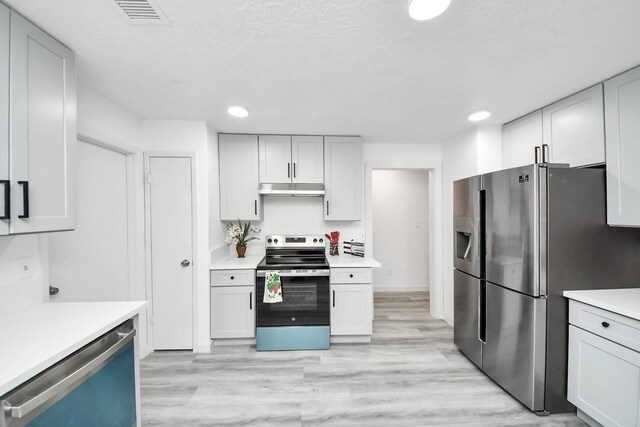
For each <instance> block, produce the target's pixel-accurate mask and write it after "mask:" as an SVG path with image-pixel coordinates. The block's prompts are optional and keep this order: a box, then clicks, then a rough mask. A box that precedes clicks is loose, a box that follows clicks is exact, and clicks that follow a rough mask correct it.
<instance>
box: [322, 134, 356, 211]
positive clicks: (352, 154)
mask: <svg viewBox="0 0 640 427" xmlns="http://www.w3.org/2000/svg"><path fill="white" fill-rule="evenodd" d="M324 177H325V196H324V203H325V205H324V219H325V221H359V220H361V219H362V139H361V138H360V137H358V136H326V137H325V138H324Z"/></svg>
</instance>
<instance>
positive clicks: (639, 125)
mask: <svg viewBox="0 0 640 427" xmlns="http://www.w3.org/2000/svg"><path fill="white" fill-rule="evenodd" d="M604 105H605V108H604V110H605V123H606V153H607V222H608V223H609V225H618V226H629V227H640V166H639V163H640V67H639V68H635V69H633V70H631V71H628V72H626V73H624V74H621V75H619V76H617V77H614V78H612V79H611V80H607V81H606V82H604Z"/></svg>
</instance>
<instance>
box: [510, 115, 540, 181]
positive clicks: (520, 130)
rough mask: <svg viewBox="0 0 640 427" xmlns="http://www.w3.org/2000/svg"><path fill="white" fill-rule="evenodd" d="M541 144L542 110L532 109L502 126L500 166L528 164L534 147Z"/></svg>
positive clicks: (533, 156)
mask: <svg viewBox="0 0 640 427" xmlns="http://www.w3.org/2000/svg"><path fill="white" fill-rule="evenodd" d="M541 144H542V110H538V111H534V112H533V113H531V114H527V115H526V116H524V117H521V118H519V119H517V120H514V121H512V122H510V123H507V124H506V125H504V126H502V153H503V154H502V166H503V167H504V168H505V169H508V168H515V167H519V166H524V165H530V164H532V163H533V162H534V160H535V155H534V149H535V147H536V146H539V145H541Z"/></svg>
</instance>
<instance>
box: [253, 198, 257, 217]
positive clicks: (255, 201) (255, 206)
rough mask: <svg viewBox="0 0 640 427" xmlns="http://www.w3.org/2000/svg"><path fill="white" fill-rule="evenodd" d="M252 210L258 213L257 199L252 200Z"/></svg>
mask: <svg viewBox="0 0 640 427" xmlns="http://www.w3.org/2000/svg"><path fill="white" fill-rule="evenodd" d="M253 212H254V213H255V214H256V215H258V200H254V201H253Z"/></svg>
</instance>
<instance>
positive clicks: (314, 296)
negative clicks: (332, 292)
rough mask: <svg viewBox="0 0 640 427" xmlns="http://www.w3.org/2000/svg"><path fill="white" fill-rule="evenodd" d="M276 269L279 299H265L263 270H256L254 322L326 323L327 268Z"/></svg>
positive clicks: (277, 323) (327, 307) (271, 324)
mask: <svg viewBox="0 0 640 427" xmlns="http://www.w3.org/2000/svg"><path fill="white" fill-rule="evenodd" d="M279 273H280V281H281V283H282V284H281V287H282V302H277V303H265V302H263V299H264V288H265V286H264V281H265V278H264V276H265V271H258V272H257V281H256V287H257V289H256V294H257V303H256V305H257V307H258V311H257V315H256V326H258V327H268V326H318V325H322V326H325V325H326V326H328V325H329V320H330V314H329V310H330V308H329V270H313V271H285V270H281V271H280V272H279Z"/></svg>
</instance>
